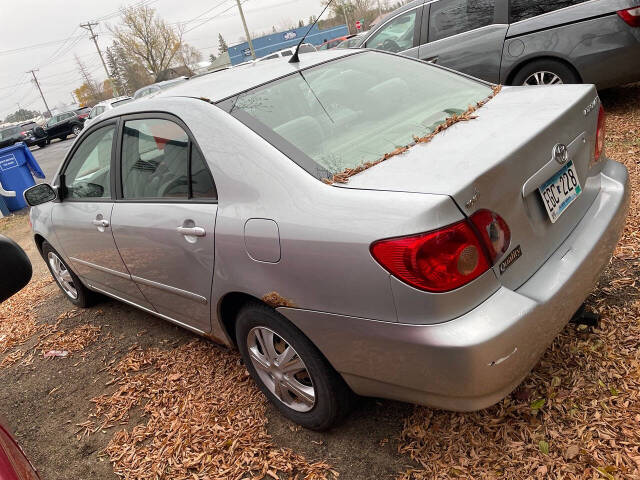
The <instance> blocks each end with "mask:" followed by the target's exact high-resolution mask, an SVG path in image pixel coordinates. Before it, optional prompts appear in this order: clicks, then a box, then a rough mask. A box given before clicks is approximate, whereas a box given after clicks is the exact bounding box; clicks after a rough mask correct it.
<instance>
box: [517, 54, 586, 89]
mask: <svg viewBox="0 0 640 480" xmlns="http://www.w3.org/2000/svg"><path fill="white" fill-rule="evenodd" d="M563 83H580V78H578V76H577V75H576V73H575V72H574V71H573V70H572V69H571V68H570V67H569V66H567V65H566V64H564V63H562V62H560V61H558V60H553V59H540V60H534V61H533V62H531V63H528V64H526V65H525V66H524V67H522V68H521V69H520V70H519V71H518V73H516V75H515V76H514V77H513V82H512V84H513V85H523V86H527V85H528V86H534V85H561V84H563Z"/></svg>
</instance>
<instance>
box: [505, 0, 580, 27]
mask: <svg viewBox="0 0 640 480" xmlns="http://www.w3.org/2000/svg"><path fill="white" fill-rule="evenodd" d="M586 1H588V0H537V1H535V2H532V1H531V0H511V23H515V22H519V21H520V20H526V19H528V18H533V17H537V16H538V15H543V14H545V13H549V12H553V11H555V10H560V9H561V8H566V7H571V6H573V5H578V4H580V3H584V2H586Z"/></svg>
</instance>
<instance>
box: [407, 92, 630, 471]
mask: <svg viewBox="0 0 640 480" xmlns="http://www.w3.org/2000/svg"><path fill="white" fill-rule="evenodd" d="M605 108H606V110H607V114H608V115H607V143H606V153H607V156H609V157H611V158H613V159H615V160H618V161H620V162H623V163H624V164H625V165H626V166H627V168H628V169H629V173H630V177H631V189H632V199H631V207H630V213H629V219H628V221H627V224H626V226H625V230H624V233H623V235H622V239H621V241H620V243H619V245H618V248H617V249H616V251H615V254H614V258H613V261H612V264H611V266H610V267H609V269H608V271H607V272H606V273H605V275H604V279H603V281H602V285H601V286H600V287H599V288H598V289H596V291H595V292H594V293H593V294H592V295H591V297H590V299H589V300H588V304H589V306H590V308H591V309H592V310H594V311H596V312H598V313H600V314H601V315H602V321H601V324H600V327H599V328H597V329H595V330H594V331H593V332H592V333H589V332H588V331H587V330H584V329H580V328H577V327H576V326H575V325H568V326H567V327H566V328H565V329H564V331H563V332H562V333H561V334H560V336H559V337H558V338H557V339H556V341H555V342H554V343H553V345H552V346H551V347H550V348H549V349H548V350H547V352H546V354H545V355H544V357H543V358H542V360H541V362H540V363H539V365H538V366H537V367H536V369H535V370H534V371H533V372H532V373H531V374H530V375H529V377H528V378H527V379H526V380H525V381H524V383H523V385H521V386H520V388H519V389H518V390H517V391H516V392H515V393H514V394H512V395H510V396H509V397H507V398H506V399H505V400H503V401H502V402H501V403H499V404H498V405H497V406H494V407H492V408H489V409H486V410H482V411H480V412H474V413H467V414H463V413H452V412H443V411H437V410H432V409H429V408H424V407H416V409H415V410H414V413H413V414H412V415H411V417H409V418H407V419H406V420H405V425H404V429H403V431H402V434H401V438H400V443H399V447H398V448H399V451H400V452H401V453H405V454H408V455H409V456H410V457H411V458H412V459H413V460H414V461H416V462H417V464H418V465H419V467H416V468H413V469H410V470H407V471H406V472H404V473H403V474H402V475H400V476H399V477H398V478H399V479H401V480H408V479H412V480H423V479H439V478H451V477H463V478H567V479H578V478H580V479H581V478H593V479H604V478H607V479H614V478H616V479H621V478H628V479H637V478H640V353H639V345H640V322H639V321H638V319H639V318H640V301H639V300H638V288H637V286H636V283H637V281H638V280H637V279H638V274H639V273H640V260H639V257H640V255H639V252H640V236H639V235H640V233H639V232H640V199H639V197H638V194H637V192H638V189H639V188H640V171H639V168H640V86H633V87H627V88H625V89H620V90H619V91H616V92H615V94H614V95H613V96H612V98H611V99H610V103H607V97H606V96H605Z"/></svg>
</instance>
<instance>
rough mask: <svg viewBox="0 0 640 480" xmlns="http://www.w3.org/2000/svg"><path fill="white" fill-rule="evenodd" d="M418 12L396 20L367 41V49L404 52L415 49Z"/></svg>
mask: <svg viewBox="0 0 640 480" xmlns="http://www.w3.org/2000/svg"><path fill="white" fill-rule="evenodd" d="M416 15H417V10H412V11H410V12H408V13H405V14H404V15H400V16H399V17H396V18H394V19H393V20H391V21H390V22H389V23H387V24H386V25H385V26H383V27H382V28H381V29H380V30H378V32H377V33H375V34H374V35H373V37H371V38H370V39H369V40H367V45H366V46H367V48H375V49H377V50H386V51H388V52H402V51H404V50H408V49H410V48H411V47H413V37H414V33H415V26H416Z"/></svg>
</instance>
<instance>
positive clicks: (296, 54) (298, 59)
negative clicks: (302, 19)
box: [289, 0, 333, 63]
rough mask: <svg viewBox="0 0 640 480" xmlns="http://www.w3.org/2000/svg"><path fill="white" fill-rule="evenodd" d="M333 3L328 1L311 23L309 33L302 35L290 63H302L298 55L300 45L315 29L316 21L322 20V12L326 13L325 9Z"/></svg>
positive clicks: (330, 0) (331, 0)
mask: <svg viewBox="0 0 640 480" xmlns="http://www.w3.org/2000/svg"><path fill="white" fill-rule="evenodd" d="M332 3H333V0H329V2H327V5H326V6H325V7H324V8H323V9H322V11H321V12H320V15H318V16H317V17H316V21H315V22H313V24H311V26H310V27H309V30H307V33H305V34H304V36H303V37H302V39H301V40H300V43H298V46H297V47H296V51H295V52H294V54H293V56H292V57H291V58H290V59H289V63H300V57H299V56H298V51H299V50H300V45H302V44H303V43H304V39H305V38H307V35H309V32H310V31H311V30H313V27H315V26H316V23H318V20H320V17H321V16H322V14H323V13H324V11H325V10H326V9H327V8H329V5H331V4H332Z"/></svg>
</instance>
